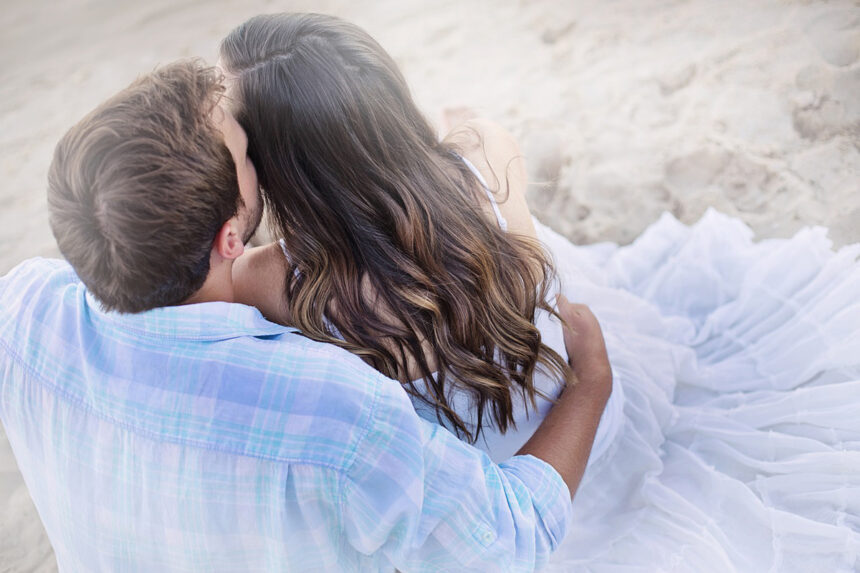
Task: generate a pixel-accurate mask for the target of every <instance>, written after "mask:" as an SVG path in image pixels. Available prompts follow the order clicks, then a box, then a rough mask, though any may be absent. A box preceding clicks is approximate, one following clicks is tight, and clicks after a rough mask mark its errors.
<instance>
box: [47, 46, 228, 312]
mask: <svg viewBox="0 0 860 573" xmlns="http://www.w3.org/2000/svg"><path fill="white" fill-rule="evenodd" d="M222 93H223V87H222V85H221V83H220V81H219V75H218V74H217V73H216V71H215V70H214V69H213V68H210V67H206V66H204V65H203V63H202V62H200V61H199V60H184V61H180V62H176V63H174V64H170V65H168V66H164V67H162V68H160V69H158V70H156V71H155V72H153V73H152V74H149V75H147V76H144V77H142V78H140V79H138V80H137V81H135V82H134V83H132V84H131V85H130V86H129V87H127V88H126V89H125V90H123V91H122V92H120V93H119V94H117V95H115V96H114V97H112V98H110V99H109V100H108V101H106V102H105V103H103V104H102V105H101V106H99V107H98V108H97V109H96V110H94V111H93V112H92V113H90V114H89V115H88V116H87V117H85V118H84V119H83V120H82V121H80V122H79V123H78V124H77V125H75V126H74V127H72V128H71V129H70V130H69V131H68V133H66V135H65V136H64V137H63V138H62V139H61V140H60V142H59V144H57V147H56V150H55V151H54V159H53V162H52V163H51V167H50V170H49V173H48V206H49V210H50V222H51V229H52V230H53V232H54V237H55V238H56V240H57V244H58V245H59V248H60V251H61V252H62V253H63V256H65V257H66V259H67V260H68V261H69V262H70V263H71V265H72V266H73V267H74V269H75V271H76V272H77V274H78V276H79V277H80V279H81V280H82V281H83V282H84V284H85V285H86V286H87V288H88V289H89V290H90V291H91V292H92V293H93V294H94V295H95V296H96V298H97V299H98V300H99V301H100V302H101V303H102V305H103V306H104V307H105V308H106V309H108V310H116V311H120V312H141V311H145V310H149V309H152V308H157V307H161V306H170V305H176V304H179V303H181V302H182V301H184V300H186V299H187V298H188V297H190V296H191V295H192V294H193V293H194V292H196V291H197V290H198V289H199V288H200V287H201V286H202V285H203V282H204V281H205V279H206V276H207V275H208V273H209V255H210V252H211V248H212V241H213V240H214V238H215V235H216V233H217V232H218V229H219V228H220V227H221V225H223V223H224V222H225V221H227V220H228V219H229V218H230V217H232V216H233V215H235V214H236V213H237V211H238V208H239V205H240V204H241V196H240V194H239V184H238V181H237V177H236V168H235V165H234V163H233V159H232V156H231V155H230V151H229V150H228V149H227V147H226V145H225V144H224V140H223V137H222V135H221V133H220V131H219V130H218V129H217V127H216V126H215V125H214V124H213V122H212V119H211V116H210V114H211V112H212V110H213V109H214V107H215V106H216V105H217V102H218V99H219V98H220V97H221V94H222Z"/></svg>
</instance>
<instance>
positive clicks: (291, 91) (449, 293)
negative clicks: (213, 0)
mask: <svg viewBox="0 0 860 573" xmlns="http://www.w3.org/2000/svg"><path fill="white" fill-rule="evenodd" d="M221 59H222V62H223V64H224V65H225V68H226V71H227V72H228V74H231V75H232V76H234V78H233V81H234V85H233V87H232V88H231V95H232V97H233V98H234V101H233V103H232V105H233V111H234V114H235V115H236V118H237V119H238V121H239V123H240V124H241V125H242V127H243V128H244V129H245V131H246V132H247V134H248V138H249V155H250V156H251V158H252V160H253V161H254V163H255V165H256V167H257V172H258V176H259V180H260V185H261V187H262V188H263V190H264V191H265V193H264V197H265V201H266V205H267V207H268V212H269V214H270V217H271V222H272V227H273V228H274V229H277V232H279V233H280V234H281V236H282V237H283V239H284V242H285V244H286V248H287V251H288V252H289V256H290V263H289V269H288V272H287V280H286V284H285V287H284V288H285V296H286V299H287V304H288V305H289V310H290V315H291V317H292V321H293V323H294V324H295V326H297V327H298V328H300V329H301V331H302V332H303V333H304V334H305V335H306V336H308V337H310V338H313V339H315V340H320V341H324V342H330V343H333V344H337V345H339V346H341V347H343V348H346V349H347V350H349V351H351V352H353V353H355V354H357V355H359V356H361V357H362V358H363V359H365V360H366V361H367V362H368V363H369V364H371V365H372V366H373V367H374V368H376V369H378V370H379V371H381V372H382V373H384V374H386V375H387V376H389V377H392V378H395V379H398V380H400V381H401V382H402V383H403V384H404V386H405V387H406V389H407V391H409V392H410V393H411V394H413V395H415V396H417V397H419V398H421V399H424V400H426V401H427V402H428V403H429V404H431V405H432V406H433V407H434V408H435V409H436V412H437V415H438V416H440V420H441V419H442V416H444V417H445V418H447V419H448V420H449V421H450V422H451V424H452V426H453V427H454V428H455V430H456V431H457V432H458V433H459V434H460V435H463V436H465V437H467V438H468V439H471V440H475V439H477V436H478V434H479V433H480V431H481V428H482V426H483V424H484V423H485V421H486V420H487V417H488V416H489V418H490V419H492V423H494V424H495V425H496V426H497V427H498V428H499V429H500V430H501V431H505V430H506V428H507V427H508V426H509V425H511V424H512V423H513V421H514V420H513V400H512V394H514V393H519V394H521V395H522V396H523V397H524V398H525V399H526V404H527V405H528V404H532V405H534V399H535V396H536V394H537V391H536V389H535V386H534V375H535V371H536V368H538V367H539V366H541V367H545V368H546V369H548V370H549V371H550V373H551V375H557V376H558V378H559V379H561V378H562V375H563V374H564V373H566V369H567V368H568V366H567V364H566V362H565V361H564V360H563V359H562V358H561V357H560V356H559V355H558V354H557V353H556V352H554V351H553V350H552V349H550V348H549V347H548V346H546V345H544V344H543V343H542V342H541V335H540V332H539V330H538V329H537V328H536V327H535V325H534V318H535V311H536V309H537V308H542V309H545V310H547V311H549V312H553V310H552V308H551V305H549V304H547V302H546V296H547V292H548V284H549V281H550V280H552V279H553V277H554V270H553V267H552V264H551V262H550V260H549V257H548V255H547V254H546V253H545V252H544V251H543V249H542V247H541V245H540V244H539V243H538V242H537V241H535V240H532V239H529V238H526V237H522V236H517V235H514V234H507V233H505V232H504V231H502V230H501V229H499V228H498V227H497V226H496V224H495V222H493V221H489V220H488V219H487V218H486V217H485V216H484V214H483V212H482V209H481V206H480V203H479V194H480V193H481V192H482V191H479V183H478V181H477V179H476V178H475V176H474V175H473V174H472V173H471V172H470V171H469V170H468V168H467V167H466V166H465V164H463V162H462V161H461V160H460V159H459V157H458V156H457V155H456V154H455V151H456V150H455V149H453V148H451V147H448V146H446V145H445V144H443V143H440V142H439V141H438V140H437V137H436V134H435V131H434V130H433V129H432V127H431V126H430V124H429V123H428V122H427V121H426V119H425V118H424V117H423V116H422V115H421V113H420V112H419V111H418V109H417V107H416V105H415V104H414V102H413V100H412V97H411V95H410V93H409V89H408V87H407V85H406V82H405V80H404V78H403V76H402V75H401V73H400V71H399V70H398V69H397V66H396V65H395V63H394V61H393V60H392V59H391V57H390V56H389V55H388V54H387V53H386V52H385V51H384V50H383V49H382V48H381V47H380V46H379V44H377V43H376V42H375V41H374V40H373V39H372V38H371V37H370V36H369V35H368V34H367V33H366V32H364V31H363V30H362V29H360V28H358V27H357V26H355V25H353V24H350V23H347V22H345V21H343V20H340V19H338V18H335V17H331V16H324V15H319V14H275V15H263V16H257V17H254V18H251V19H250V20H248V21H247V22H245V23H244V24H242V25H241V26H239V27H238V28H236V29H234V30H233V31H232V32H231V33H230V34H229V35H228V36H227V38H225V40H224V41H223V42H222V44H221ZM332 326H334V327H335V328H336V330H335V329H334V328H332ZM410 358H411V359H412V360H413V362H414V364H416V365H417V369H418V371H419V372H420V377H421V378H422V379H423V381H424V383H425V386H426V392H419V391H418V389H417V387H416V385H415V384H414V383H413V382H412V381H411V380H410V377H409V376H408V371H407V367H406V365H407V364H408V363H409V361H410ZM434 369H435V372H434ZM454 388H456V389H458V390H462V391H465V392H466V393H467V394H468V395H469V396H470V397H471V398H472V402H473V406H474V408H475V411H476V412H477V416H476V418H475V419H476V421H477V424H476V426H475V427H468V426H467V424H466V423H465V422H464V421H463V420H462V419H461V417H460V416H459V415H458V414H457V413H456V412H455V411H454V409H453V407H452V405H451V390H452V389H454Z"/></svg>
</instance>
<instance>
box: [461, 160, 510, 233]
mask: <svg viewBox="0 0 860 573" xmlns="http://www.w3.org/2000/svg"><path fill="white" fill-rule="evenodd" d="M458 157H459V158H460V159H462V160H463V163H465V164H466V167H468V168H469V171H471V172H472V173H474V174H475V177H477V178H478V182H480V184H481V186H482V187H483V188H484V191H486V192H487V199H489V200H490V205H492V206H493V213H495V214H496V219H497V220H498V221H499V227H501V229H502V231H507V230H508V221H507V220H506V219H505V218H504V217H502V212H501V211H500V210H499V204H498V203H497V202H496V197H495V195H493V192H492V191H490V186H489V185H487V181H486V179H484V176H483V175H481V172H480V171H478V168H477V167H475V165H474V164H473V163H472V162H471V161H469V160H468V159H466V158H465V157H463V156H462V155H458Z"/></svg>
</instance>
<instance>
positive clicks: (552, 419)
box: [517, 296, 612, 498]
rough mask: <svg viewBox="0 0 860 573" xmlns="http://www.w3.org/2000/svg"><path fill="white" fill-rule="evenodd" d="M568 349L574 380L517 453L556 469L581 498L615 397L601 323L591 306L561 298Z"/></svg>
mask: <svg viewBox="0 0 860 573" xmlns="http://www.w3.org/2000/svg"><path fill="white" fill-rule="evenodd" d="M558 306H559V313H560V314H561V317H562V318H563V319H564V323H565V329H564V345H565V347H566V348H567V355H568V356H570V358H571V363H572V364H571V366H572V376H571V377H572V380H568V382H567V388H566V389H565V390H564V392H563V393H562V395H561V397H560V398H559V399H558V402H557V403H556V404H555V405H554V406H553V407H552V409H551V410H550V412H549V414H548V415H547V417H546V418H544V421H543V423H541V425H540V426H539V427H538V429H537V430H536V431H535V433H534V435H532V437H531V438H530V439H529V441H528V442H526V443H525V444H524V445H523V447H522V448H520V451H519V452H517V454H531V455H533V456H534V457H536V458H540V459H542V460H544V461H545V462H546V463H548V464H549V465H551V466H552V467H553V468H554V469H555V470H556V471H557V472H558V473H559V474H560V475H561V477H562V479H563V480H564V483H566V484H567V487H568V489H569V490H570V497H571V498H572V497H573V495H574V494H575V493H576V489H577V488H578V487H579V482H580V481H581V480H582V475H583V473H584V472H585V466H586V463H587V462H588V456H589V454H590V453H591V446H592V444H593V443H594V435H595V433H596V432H597V425H598V423H599V422H600V416H601V414H603V409H604V408H605V406H606V402H607V401H608V400H609V395H610V394H611V392H612V370H611V368H610V366H609V358H608V357H607V354H606V344H605V342H604V340H603V333H602V332H601V330H600V324H599V323H598V322H597V319H596V318H595V317H594V314H592V312H591V311H590V310H589V309H588V307H587V306H584V305H581V304H572V303H570V302H568V300H567V299H566V298H564V296H560V297H559V301H558Z"/></svg>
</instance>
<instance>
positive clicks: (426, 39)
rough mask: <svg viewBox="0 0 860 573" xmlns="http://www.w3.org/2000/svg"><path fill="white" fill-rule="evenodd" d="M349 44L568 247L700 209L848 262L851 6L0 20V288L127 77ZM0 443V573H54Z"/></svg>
mask: <svg viewBox="0 0 860 573" xmlns="http://www.w3.org/2000/svg"><path fill="white" fill-rule="evenodd" d="M281 10H291V11H307V10H314V11H320V12H328V13H333V14H336V15H340V16H343V17H345V18H348V19H350V20H353V21H355V22H356V23H358V24H360V25H362V26H364V27H365V28H366V29H367V30H368V31H370V32H371V34H373V35H374V36H375V37H376V38H377V39H378V40H379V41H380V43H381V44H382V45H383V46H384V47H386V48H387V49H388V50H389V52H391V54H392V55H393V56H394V57H395V59H396V60H397V61H398V63H399V64H400V65H401V67H402V69H403V71H404V73H405V75H406V76H407V79H408V80H409V81H410V83H411V85H412V88H413V92H414V95H415V97H416V99H417V101H418V102H419V104H420V105H421V106H422V108H423V109H424V110H425V112H426V113H427V115H428V117H430V118H431V119H433V120H434V121H437V122H439V123H440V124H441V123H442V122H443V121H445V119H446V118H447V119H448V120H451V119H452V118H456V117H458V116H459V115H460V114H461V108H468V109H474V110H476V111H477V112H478V113H479V114H481V115H484V116H486V117H489V118H492V119H495V120H496V121H498V122H500V123H502V124H503V125H505V126H506V127H507V128H508V129H510V130H511V131H512V132H513V133H514V134H515V135H517V136H518V137H519V138H520V141H521V145H522V148H523V151H524V153H525V155H526V159H527V161H528V163H529V169H530V173H531V177H532V179H533V180H534V181H535V182H536V183H535V184H534V185H532V187H531V189H530V191H529V200H530V204H531V206H532V208H533V210H534V212H535V213H536V214H537V215H538V216H539V217H540V218H541V219H543V220H544V221H545V222H547V223H549V224H550V225H551V226H553V227H555V228H556V229H557V230H559V231H561V232H562V233H564V234H566V235H567V236H568V237H570V238H571V239H573V240H574V241H576V242H584V243H587V242H596V241H615V242H620V243H628V242H630V241H632V240H634V239H635V238H636V237H637V236H638V235H639V234H640V233H641V231H642V230H643V229H644V228H645V227H647V226H648V225H649V224H650V223H652V222H654V221H655V220H656V219H657V218H658V216H659V215H660V214H661V213H662V212H663V211H671V212H672V213H674V214H675V215H676V216H678V217H679V218H680V219H681V220H682V221H684V222H688V223H689V222H693V221H695V220H697V219H698V218H699V217H700V216H701V214H702V213H703V212H704V211H705V209H706V208H707V207H709V206H714V207H716V208H717V209H719V210H721V211H723V212H725V213H728V214H730V215H734V216H737V217H739V218H741V219H742V220H744V221H745V222H747V223H748V224H749V225H750V226H751V227H752V228H753V229H754V230H755V231H756V233H757V235H758V236H759V237H761V238H767V237H786V236H790V235H792V234H793V233H794V232H795V231H796V230H797V229H799V228H801V227H803V226H806V225H823V226H825V227H827V228H828V229H829V231H830V237H831V238H832V239H833V241H834V243H835V245H841V244H846V243H852V242H857V241H860V176H858V171H860V3H858V2H850V1H841V2H840V1H832V2H811V1H806V2H803V1H795V2H789V1H776V0H757V1H756V2H741V1H718V0H716V1H700V0H688V1H682V0H675V1H672V0H663V1H657V0H616V1H613V2H601V1H599V0H588V1H567V2H563V1H561V0H532V1H525V0H523V1H520V2H509V1H495V2H493V1H489V0H487V1H456V0H443V1H440V2H433V3H430V2H426V3H421V2H415V1H408V0H397V1H394V0H384V1H374V2H360V1H359V2H348V1H346V0H342V1H334V0H316V1H313V2H310V1H308V2H305V1H302V2H262V1H248V2H238V1H236V2H192V1H188V0H183V1H166V0H156V1H152V2H140V3H138V2H115V1H108V0H101V1H99V0H94V1H82V0H72V1H67V2H63V3H60V5H54V3H49V2H42V1H39V2H27V3H24V2H19V3H11V2H8V3H4V7H3V10H2V11H0V175H2V177H3V180H4V184H3V185H2V187H0V202H2V205H3V209H2V210H0V274H3V273H5V272H7V271H8V270H9V269H11V268H12V267H13V266H14V265H15V264H17V263H18V262H20V261H21V260H23V259H25V258H27V257H31V256H37V255H42V256H57V255H58V253H57V250H56V246H55V244H54V240H53V237H52V235H51V232H50V229H49V228H48V224H47V212H46V206H45V174H46V171H47V167H48V164H49V162H50V158H51V153H52V149H53V146H54V144H55V143H56V141H57V140H58V139H59V137H60V136H61V135H62V134H63V132H64V131H65V130H66V129H67V128H68V127H69V126H71V125H72V124H73V123H74V122H75V121H77V120H78V119H80V118H81V117H82V116H83V115H84V114H85V113H86V112H88V111H89V110H90V109H92V108H93V107H94V106H96V105H97V104H98V103H99V102H101V101H102V100H103V99H105V98H106V97H107V96H109V95H111V94H112V93H114V92H115V91H117V90H119V89H121V88H122V87H124V86H125V85H126V84H128V83H129V82H130V81H131V80H133V79H134V78H135V77H136V76H138V75H139V74H141V73H145V72H147V71H149V70H152V69H153V68H154V67H155V66H156V65H158V64H159V63H164V62H169V61H171V60H173V59H176V58H179V57H186V56H194V55H197V56H202V57H203V58H205V59H207V60H209V61H211V62H214V60H215V56H216V52H217V44H218V41H219V39H220V38H221V37H222V36H223V35H224V34H225V33H226V32H227V31H228V30H229V29H230V28H231V27H233V26H235V25H236V24H238V23H239V22H241V21H242V20H244V19H245V18H247V17H249V16H251V15H253V14H256V13H260V12H275V11H281ZM53 570H56V564H55V562H54V559H53V554H52V551H51V548H50V544H49V542H48V540H47V537H46V535H45V533H44V530H43V529H42V527H41V524H40V522H39V520H38V515H37V513H36V511H35V508H34V507H33V505H32V502H31V501H30V498H29V496H28V494H27V491H26V487H25V486H24V483H23V480H22V479H21V476H20V474H19V473H18V471H17V468H16V466H15V462H14V458H13V456H12V453H11V449H10V447H9V444H8V441H7V440H6V437H5V434H2V432H0V573H3V572H7V571H15V572H19V571H53Z"/></svg>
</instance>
